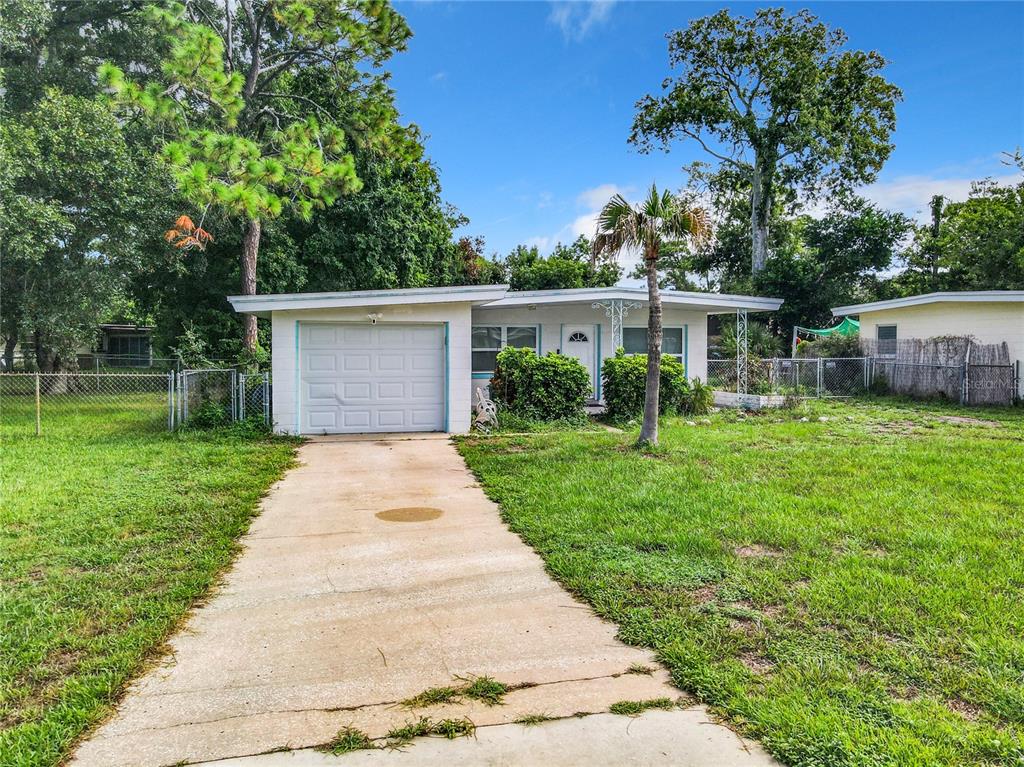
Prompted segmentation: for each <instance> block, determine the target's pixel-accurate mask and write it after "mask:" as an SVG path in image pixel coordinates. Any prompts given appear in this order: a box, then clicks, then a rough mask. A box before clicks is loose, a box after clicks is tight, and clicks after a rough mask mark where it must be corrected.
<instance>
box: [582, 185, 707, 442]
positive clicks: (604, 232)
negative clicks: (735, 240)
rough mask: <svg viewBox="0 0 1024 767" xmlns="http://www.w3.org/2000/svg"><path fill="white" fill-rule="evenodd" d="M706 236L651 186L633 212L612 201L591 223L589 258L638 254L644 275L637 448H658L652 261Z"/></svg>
mask: <svg viewBox="0 0 1024 767" xmlns="http://www.w3.org/2000/svg"><path fill="white" fill-rule="evenodd" d="M710 234H711V225H710V222H709V220H708V215H707V212H706V211H704V210H703V209H701V208H697V207H693V206H691V205H689V204H687V203H686V202H685V201H684V200H682V199H680V198H678V197H676V196H674V195H673V194H672V193H671V192H668V191H666V192H663V193H661V194H660V195H659V194H658V189H657V187H656V186H655V185H654V184H651V190H650V192H649V193H648V194H647V199H645V200H644V201H643V202H642V203H640V204H639V205H637V206H635V207H634V206H633V205H630V203H629V202H628V201H627V200H626V199H625V198H624V197H623V196H622V195H618V194H617V195H615V196H614V197H612V198H611V199H610V200H609V201H608V203H607V204H606V205H605V206H604V208H602V210H601V213H600V215H599V216H598V218H597V234H596V235H595V237H594V245H593V255H594V258H595V259H596V258H597V257H599V256H610V257H612V258H614V257H615V256H617V255H618V254H619V252H620V251H621V250H622V249H623V248H626V249H630V250H639V251H640V252H641V253H642V255H643V259H644V270H645V271H646V273H647V293H648V296H649V300H648V304H649V309H648V313H647V387H646V390H645V392H644V420H643V425H642V426H641V428H640V438H639V440H638V444H639V445H656V444H658V394H659V383H660V378H661V335H662V333H661V293H660V292H659V291H658V257H659V256H660V255H661V248H662V246H663V245H664V244H665V243H667V242H674V241H678V240H684V239H687V238H689V239H690V240H694V241H696V242H702V241H704V240H706V239H707V238H708V237H709V236H710Z"/></svg>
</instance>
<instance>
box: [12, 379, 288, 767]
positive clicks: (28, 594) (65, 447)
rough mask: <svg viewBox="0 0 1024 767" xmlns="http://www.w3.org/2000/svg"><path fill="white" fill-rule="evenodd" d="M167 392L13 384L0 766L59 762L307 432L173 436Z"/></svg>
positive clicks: (177, 614) (222, 561) (206, 573)
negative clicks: (73, 393)
mask: <svg viewBox="0 0 1024 767" xmlns="http://www.w3.org/2000/svg"><path fill="white" fill-rule="evenodd" d="M166 417H167V411H166V395H165V394H163V395H161V394H155V395H136V396H134V397H132V398H130V401H129V400H126V399H124V398H122V399H121V400H119V401H117V402H115V401H113V400H109V399H108V400H102V399H100V398H92V399H90V398H86V397H78V398H74V399H73V400H67V401H64V400H59V399H57V398H49V399H44V403H43V419H42V420H43V436H42V437H38V438H37V437H35V436H34V434H33V430H34V425H35V422H34V418H35V414H34V400H33V401H32V402H27V401H26V400H25V399H24V398H20V397H12V396H6V397H0V728H2V729H0V764H3V765H5V766H6V765H12V766H13V765H52V764H56V763H57V762H59V761H60V760H61V758H62V757H63V756H64V755H65V754H66V753H67V751H68V749H69V748H70V747H71V746H72V745H73V744H74V742H75V740H76V738H78V737H79V736H80V735H81V734H82V733H83V732H85V731H86V730H87V729H88V728H89V727H90V726H92V725H94V724H95V723H96V722H98V721H100V720H102V718H103V717H104V716H105V715H106V714H107V713H109V711H110V710H111V705H112V704H113V703H115V702H116V700H117V698H118V696H119V695H120V693H121V692H122V691H123V689H124V686H125V684H126V682H128V681H129V680H130V679H131V678H132V677H134V676H135V675H137V674H138V673H140V672H141V671H142V670H143V669H144V668H145V666H146V664H147V662H148V661H150V660H151V659H153V658H155V657H157V653H158V651H159V648H160V645H161V643H162V642H163V640H164V639H165V638H166V637H167V636H168V634H169V633H171V632H172V631H173V629H174V628H175V626H176V625H178V623H179V621H180V620H181V618H182V616H183V615H184V614H185V612H186V611H187V610H188V608H189V606H190V605H192V604H194V603H195V602H196V600H197V599H200V598H202V596H203V595H204V594H206V593H207V591H208V590H209V588H210V586H211V584H212V583H214V581H215V579H216V577H217V575H218V573H220V572H221V571H222V570H223V569H224V568H225V567H226V566H227V565H228V563H229V562H230V561H231V558H232V556H233V554H234V552H235V548H236V540H237V539H238V537H239V535H241V534H242V533H243V532H244V531H245V529H246V528H247V527H248V524H249V520H250V519H251V517H252V514H253V512H254V510H255V509H256V506H257V503H258V501H259V499H260V497H261V496H262V494H263V493H264V491H265V490H266V489H267V487H269V485H270V484H271V483H272V482H274V481H275V480H276V479H277V478H278V477H280V476H281V474H282V472H283V471H284V470H285V468H286V467H287V466H288V465H289V464H290V463H291V461H292V456H293V453H294V444H293V443H291V442H288V441H281V440H270V439H262V440H261V439H246V438H244V437H242V436H238V435H233V434H232V433H229V432H220V433H206V434H202V433H191V434H169V433H168V432H167V431H166Z"/></svg>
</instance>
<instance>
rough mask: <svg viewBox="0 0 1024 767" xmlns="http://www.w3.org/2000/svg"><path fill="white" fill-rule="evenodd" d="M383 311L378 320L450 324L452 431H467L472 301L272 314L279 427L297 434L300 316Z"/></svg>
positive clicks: (353, 316) (361, 316)
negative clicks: (297, 351) (297, 350)
mask: <svg viewBox="0 0 1024 767" xmlns="http://www.w3.org/2000/svg"><path fill="white" fill-rule="evenodd" d="M370 312H378V313H380V314H381V317H380V318H379V319H378V320H377V323H378V324H386V323H389V322H391V323H398V324H403V323H431V324H435V323H436V324H441V323H444V322H447V323H449V324H448V355H447V356H448V366H447V367H448V371H447V375H448V381H447V392H448V414H447V418H448V431H450V432H453V433H458V434H461V433H464V432H468V431H469V428H470V425H471V421H472V417H471V409H472V400H471V394H472V390H471V387H470V353H469V350H470V343H471V341H470V328H471V323H470V304H468V303H450V304H408V305H397V306H361V307H356V308H347V309H307V310H296V311H277V312H273V314H272V319H271V323H272V337H273V347H272V350H273V351H272V367H273V376H274V387H273V392H274V393H273V399H274V430H275V431H278V432H280V433H283V434H295V433H297V431H298V429H297V424H298V418H297V415H298V414H297V413H296V402H297V390H296V384H297V383H298V371H299V367H298V364H299V361H298V355H297V353H296V346H297V342H296V337H297V335H296V331H297V327H298V326H297V324H296V323H298V322H300V321H303V322H305V321H310V322H355V323H367V322H369V320H368V319H367V316H366V315H367V314H369V313H370Z"/></svg>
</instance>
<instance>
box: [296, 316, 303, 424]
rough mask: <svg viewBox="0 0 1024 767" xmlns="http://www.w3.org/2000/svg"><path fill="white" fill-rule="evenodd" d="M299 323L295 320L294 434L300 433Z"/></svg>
mask: <svg viewBox="0 0 1024 767" xmlns="http://www.w3.org/2000/svg"><path fill="white" fill-rule="evenodd" d="M300 359H301V358H300V357H299V321H298V320H295V433H296V434H301V433H302V405H301V403H302V376H301V375H300V374H299V360H300Z"/></svg>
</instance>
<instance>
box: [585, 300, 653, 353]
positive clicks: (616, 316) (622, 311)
mask: <svg viewBox="0 0 1024 767" xmlns="http://www.w3.org/2000/svg"><path fill="white" fill-rule="evenodd" d="M642 306H643V304H641V303H640V302H638V301H623V300H622V299H621V298H613V299H611V300H610V301H595V302H594V303H592V304H591V305H590V307H591V308H592V309H604V315H605V317H608V318H609V319H611V321H612V344H613V347H612V348H614V349H618V348H619V347H620V346H622V321H623V320H624V319H625V318H626V317H628V316H629V310H630V309H639V308H640V307H642Z"/></svg>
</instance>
